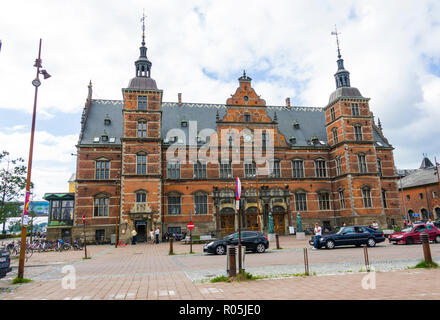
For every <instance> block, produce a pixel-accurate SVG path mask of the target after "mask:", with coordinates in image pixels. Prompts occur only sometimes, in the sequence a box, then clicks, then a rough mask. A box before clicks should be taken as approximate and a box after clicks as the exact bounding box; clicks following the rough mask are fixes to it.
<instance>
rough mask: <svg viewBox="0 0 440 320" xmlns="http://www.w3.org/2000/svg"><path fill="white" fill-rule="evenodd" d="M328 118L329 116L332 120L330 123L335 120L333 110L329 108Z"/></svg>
mask: <svg viewBox="0 0 440 320" xmlns="http://www.w3.org/2000/svg"><path fill="white" fill-rule="evenodd" d="M330 116H331V118H332V121H334V120H335V118H336V117H335V108H331V109H330Z"/></svg>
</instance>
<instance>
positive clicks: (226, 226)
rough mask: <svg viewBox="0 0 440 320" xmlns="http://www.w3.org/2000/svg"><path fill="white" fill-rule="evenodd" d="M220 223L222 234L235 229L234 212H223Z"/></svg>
mask: <svg viewBox="0 0 440 320" xmlns="http://www.w3.org/2000/svg"><path fill="white" fill-rule="evenodd" d="M220 223H221V233H222V235H228V234H231V233H233V232H234V231H235V216H234V215H233V214H222V215H221V216H220Z"/></svg>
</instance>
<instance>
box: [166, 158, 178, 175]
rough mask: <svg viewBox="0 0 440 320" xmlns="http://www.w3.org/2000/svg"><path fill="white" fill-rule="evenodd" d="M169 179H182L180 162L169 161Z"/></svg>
mask: <svg viewBox="0 0 440 320" xmlns="http://www.w3.org/2000/svg"><path fill="white" fill-rule="evenodd" d="M168 179H180V162H179V161H169V162H168Z"/></svg>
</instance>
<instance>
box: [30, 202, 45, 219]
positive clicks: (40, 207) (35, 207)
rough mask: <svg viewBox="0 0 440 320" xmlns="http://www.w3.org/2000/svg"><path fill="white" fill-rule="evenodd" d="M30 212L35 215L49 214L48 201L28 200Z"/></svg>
mask: <svg viewBox="0 0 440 320" xmlns="http://www.w3.org/2000/svg"><path fill="white" fill-rule="evenodd" d="M29 207H30V210H29V211H30V212H32V213H33V214H35V215H36V216H48V215H49V202H47V201H30V203H29Z"/></svg>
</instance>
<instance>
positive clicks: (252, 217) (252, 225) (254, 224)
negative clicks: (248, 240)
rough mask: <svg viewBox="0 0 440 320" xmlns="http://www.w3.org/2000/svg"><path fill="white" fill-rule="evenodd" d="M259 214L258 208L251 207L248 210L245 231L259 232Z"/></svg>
mask: <svg viewBox="0 0 440 320" xmlns="http://www.w3.org/2000/svg"><path fill="white" fill-rule="evenodd" d="M257 214H258V210H257V207H249V208H247V209H246V212H245V219H244V223H245V225H244V226H243V228H244V229H246V230H251V231H259V228H258V217H257Z"/></svg>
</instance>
